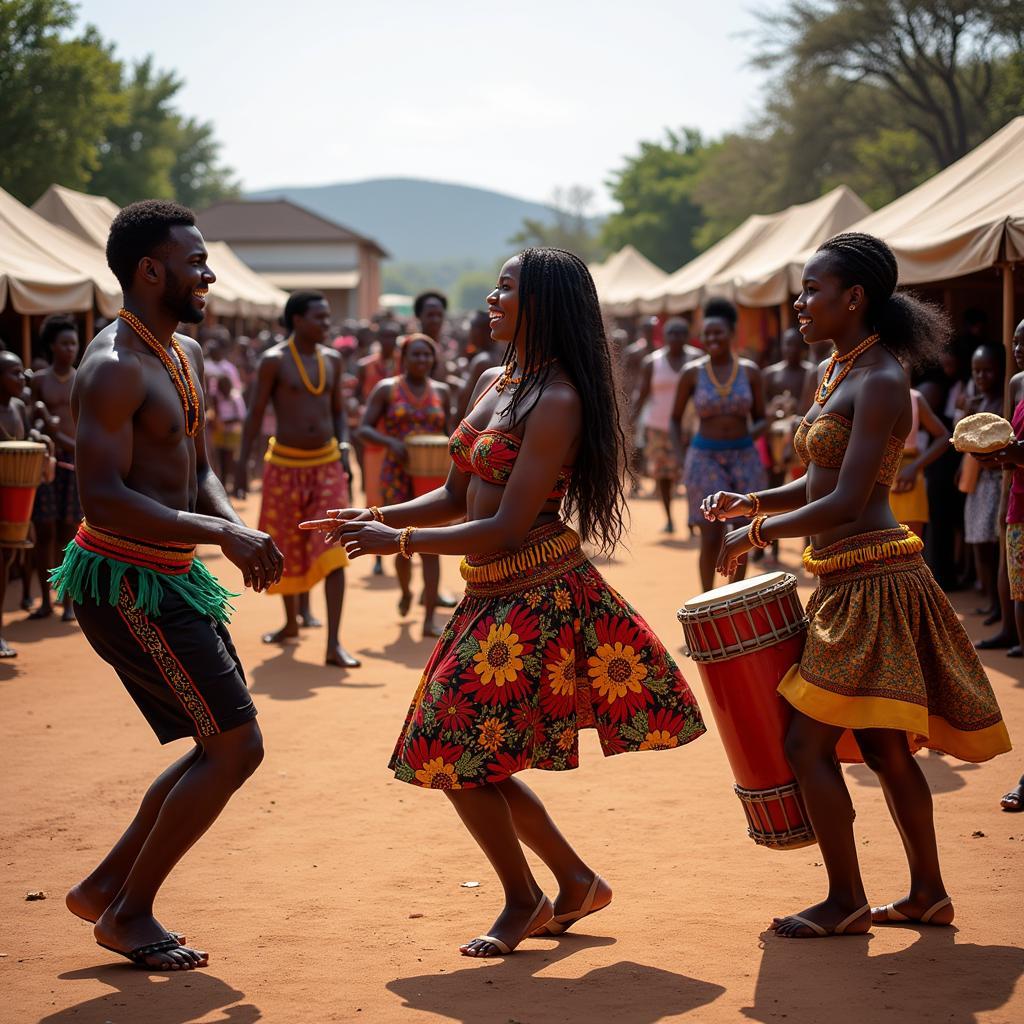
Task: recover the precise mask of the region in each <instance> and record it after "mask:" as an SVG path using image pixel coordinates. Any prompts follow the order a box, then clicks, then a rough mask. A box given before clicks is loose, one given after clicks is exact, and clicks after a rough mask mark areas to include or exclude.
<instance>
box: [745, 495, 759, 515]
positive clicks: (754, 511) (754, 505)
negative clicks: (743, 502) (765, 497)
mask: <svg viewBox="0 0 1024 1024" xmlns="http://www.w3.org/2000/svg"><path fill="white" fill-rule="evenodd" d="M747 501H749V502H750V514H751V515H752V516H756V515H760V514H761V499H760V498H759V497H758V496H757V495H756V494H755V493H754V492H753V491H751V492H750V493H749V494H748V495H747Z"/></svg>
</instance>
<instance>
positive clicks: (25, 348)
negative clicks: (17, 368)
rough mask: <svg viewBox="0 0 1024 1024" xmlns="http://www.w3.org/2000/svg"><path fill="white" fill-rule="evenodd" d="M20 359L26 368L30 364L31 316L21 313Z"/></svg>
mask: <svg viewBox="0 0 1024 1024" xmlns="http://www.w3.org/2000/svg"><path fill="white" fill-rule="evenodd" d="M21 361H22V363H24V364H25V369H26V370H27V369H28V368H29V367H30V366H31V365H32V317H30V316H29V315H28V313H22V314H21Z"/></svg>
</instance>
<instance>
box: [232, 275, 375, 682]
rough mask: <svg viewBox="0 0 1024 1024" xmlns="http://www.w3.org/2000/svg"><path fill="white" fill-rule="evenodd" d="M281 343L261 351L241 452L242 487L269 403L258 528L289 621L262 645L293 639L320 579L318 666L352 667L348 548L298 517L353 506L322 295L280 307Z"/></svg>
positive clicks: (337, 364) (305, 295)
mask: <svg viewBox="0 0 1024 1024" xmlns="http://www.w3.org/2000/svg"><path fill="white" fill-rule="evenodd" d="M283 319H284V326H285V329H286V330H288V331H289V332H290V335H291V336H290V337H289V338H288V340H287V341H285V342H283V343H281V344H279V345H274V346H272V347H271V348H269V349H268V350H267V351H266V352H264V354H263V356H262V357H261V358H260V362H259V367H258V368H257V371H256V393H255V396H254V397H253V400H252V403H251V404H250V406H249V411H248V415H247V416H246V420H245V430H244V431H243V433H242V450H241V453H240V456H239V463H240V468H239V474H241V476H240V483H241V485H242V487H243V488H244V487H245V486H246V480H245V478H244V474H245V472H246V467H247V466H248V464H249V463H248V459H249V451H250V449H251V448H252V445H253V442H254V441H255V439H256V437H257V435H258V433H259V428H260V424H261V423H262V422H263V415H264V413H265V412H266V408H267V403H268V402H271V403H272V404H273V407H274V414H275V416H276V417H277V436H276V437H272V438H271V439H270V447H269V449H268V451H267V455H266V465H265V468H264V471H263V500H262V505H261V508H260V529H262V530H266V531H267V532H268V533H269V534H270V535H271V536H272V537H273V538H274V539H275V541H277V543H278V545H280V547H281V550H282V551H283V552H284V554H285V571H284V576H283V577H282V578H281V581H280V583H278V584H276V585H274V586H273V587H269V588H268V590H267V592H268V593H270V594H280V595H281V596H282V597H283V599H284V608H285V624H284V626H282V627H281V628H280V629H279V630H277V632H275V633H267V634H266V635H265V636H264V637H263V642H264V643H268V644H281V643H287V642H288V641H289V640H293V639H295V638H296V637H298V635H299V627H300V619H299V599H300V597H301V596H302V595H303V594H305V593H308V592H309V591H310V590H311V589H312V588H313V587H314V586H316V584H317V583H319V582H320V581H321V580H324V581H325V583H324V589H325V591H326V594H327V651H326V654H325V656H324V662H325V664H327V665H337V666H339V667H341V668H355V667H357V666H358V665H359V660H358V659H357V658H355V657H353V656H352V655H351V654H350V653H349V652H348V651H346V650H345V648H344V647H342V645H341V641H340V639H339V630H340V628H341V609H342V604H343V602H344V599H345V566H346V565H348V557H347V556H346V554H345V550H344V548H341V547H338V546H336V545H334V546H332V545H330V544H327V543H326V542H325V541H324V540H323V538H322V537H321V536H320V535H319V534H318V535H316V536H313V535H312V534H310V533H307V532H304V531H300V530H298V529H297V525H298V523H299V522H301V521H302V520H303V519H310V518H313V517H314V516H315V515H318V514H319V511H320V510H321V509H323V508H345V507H347V506H348V504H349V480H350V479H351V477H352V473H351V470H350V468H349V446H348V420H347V416H346V414H345V403H344V397H343V394H342V389H341V382H342V363H341V358H340V356H339V355H338V353H337V352H335V351H334V350H333V349H331V348H328V347H327V345H326V344H324V343H325V342H326V340H327V337H328V332H329V330H330V326H331V310H330V306H328V304H327V300H326V299H325V298H324V297H323V295H321V294H320V293H319V292H296V293H295V294H293V295H291V296H290V297H289V299H288V302H287V303H286V304H285V307H284V317H283Z"/></svg>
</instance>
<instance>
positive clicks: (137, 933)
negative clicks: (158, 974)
mask: <svg viewBox="0 0 1024 1024" xmlns="http://www.w3.org/2000/svg"><path fill="white" fill-rule="evenodd" d="M93 934H94V935H95V937H96V941H97V942H98V943H99V944H100V945H101V946H103V948H104V949H109V950H112V951H113V952H115V953H120V954H121V955H122V956H125V957H128V959H129V960H132V962H133V963H137V964H138V965H139V966H140V967H148V968H150V969H151V970H154V971H194V970H195V969H196V968H197V967H205V966H206V965H207V964H208V963H209V960H210V957H209V954H208V953H206V952H204V951H202V950H198V949H192V948H190V947H189V946H182V945H176V946H174V947H170V943H171V942H175V943H176V942H177V941H178V940H177V939H174V938H173V937H172V936H171V935H170V933H169V932H168V931H167V929H166V928H164V927H163V926H162V925H161V924H160V922H159V921H157V919H156V918H155V917H153V915H152V914H146V915H143V916H141V917H132V918H128V917H124V916H119V915H118V913H117V912H116V911H115V909H114V908H113V907H108V908H107V909H106V910H105V911H104V912H103V914H102V915H101V916H100V919H99V920H98V921H97V922H96V926H95V928H93ZM157 943H159V944H161V945H162V946H168V947H170V948H165V949H160V950H159V951H154V952H151V953H148V954H147V955H143V956H135V957H133V956H132V953H133V952H135V951H136V950H139V949H142V948H144V947H146V946H151V945H153V944H157Z"/></svg>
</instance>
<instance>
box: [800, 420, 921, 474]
mask: <svg viewBox="0 0 1024 1024" xmlns="http://www.w3.org/2000/svg"><path fill="white" fill-rule="evenodd" d="M852 431H853V424H852V423H851V422H850V420H848V419H847V418H846V417H845V416H840V415H839V414H838V413H835V412H823V413H821V414H820V415H819V416H818V417H817V418H816V419H815V420H814V422H813V423H808V422H807V419H806V417H805V418H804V419H802V420H801V421H800V426H799V427H798V428H797V431H796V435H795V436H794V438H793V448H794V450H795V451H796V453H797V455H799V456H800V461H801V462H802V463H803V464H804V465H805V466H809V465H810V464H811V463H812V462H813V463H814V465H816V466H821V467H822V468H823V469H839V467H840V466H842V464H843V456H845V455H846V449H847V448H848V447H849V445H850V434H851V433H852ZM902 458H903V441H902V440H901V439H900V438H898V437H892V436H890V437H889V440H888V441H886V443H885V455H883V456H882V465H881V466H880V467H879V470H878V479H877V481H876V482H877V483H878V484H879V486H881V487H891V486H892V482H893V480H895V479H896V474H897V473H898V472H899V469H900V461H901V459H902Z"/></svg>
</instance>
